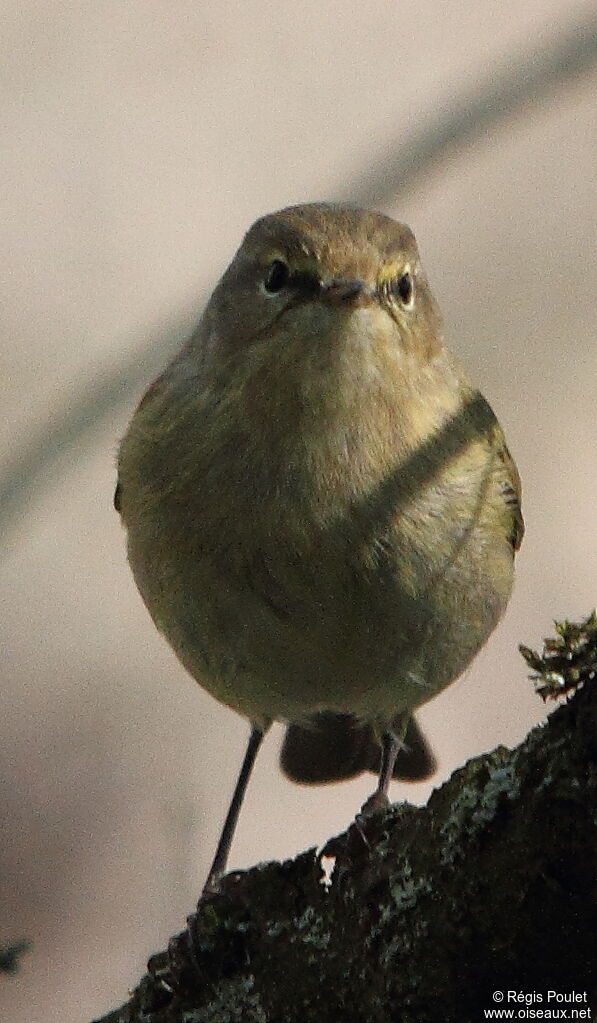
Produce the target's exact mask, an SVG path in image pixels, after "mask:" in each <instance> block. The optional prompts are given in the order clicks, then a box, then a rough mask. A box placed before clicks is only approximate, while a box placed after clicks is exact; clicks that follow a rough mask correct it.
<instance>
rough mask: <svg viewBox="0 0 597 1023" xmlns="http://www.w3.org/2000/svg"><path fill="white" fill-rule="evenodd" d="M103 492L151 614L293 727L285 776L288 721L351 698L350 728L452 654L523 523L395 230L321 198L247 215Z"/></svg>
mask: <svg viewBox="0 0 597 1023" xmlns="http://www.w3.org/2000/svg"><path fill="white" fill-rule="evenodd" d="M118 504H119V508H120V510H121V514H122V517H123V521H124V523H125V525H126V527H127V532H128V551H129V560H130V564H131V567H132V570H133V572H134V575H135V579H136V582H137V585H138V587H139V590H140V591H141V594H142V596H143V599H144V600H145V603H146V604H147V607H148V609H149V611H150V613H151V615H152V617H153V619H154V621H155V623H156V625H157V627H158V628H159V629H160V630H161V631H162V632H163V633H164V635H165V636H166V638H167V639H168V641H169V642H170V644H171V645H172V647H173V649H174V650H175V652H176V654H177V655H178V657H179V658H180V660H181V661H182V663H183V664H184V666H185V667H186V668H187V670H188V671H189V672H190V673H191V675H192V676H193V677H194V678H195V679H196V680H197V681H198V682H199V683H200V684H201V685H202V686H204V687H205V688H206V689H207V690H209V692H211V693H212V694H213V695H214V696H215V697H217V698H218V699H219V700H221V701H222V702H224V703H226V704H228V705H229V706H230V707H232V708H234V709H235V710H237V711H239V712H240V713H241V714H243V715H245V716H246V717H247V718H248V719H249V720H250V721H251V722H253V723H254V724H257V725H266V724H267V723H268V722H269V721H270V720H272V719H274V720H282V721H286V722H292V723H295V725H298V726H299V730H298V731H297V730H296V728H295V731H294V733H293V734H294V746H295V756H294V760H293V761H292V763H294V767H293V766H292V763H291V764H290V767H289V770H290V771H291V773H294V774H295V775H296V776H298V777H301V763H300V761H301V757H300V735H301V732H300V729H301V727H306V728H307V729H310V728H311V727H317V723H318V722H319V723H320V725H321V726H322V727H324V728H325V722H326V720H336V721H337V720H344V721H346V722H347V727H346V729H345V730H344V733H342V734H344V739H345V741H346V742H347V743H349V742H350V734H351V728H350V724H351V722H353V721H355V719H356V722H358V723H359V725H360V726H362V727H364V728H366V729H367V730H368V732H367V734H368V735H369V736H370V741H369V745H368V749H369V748H370V745H371V741H374V736H376V735H377V736H381V735H382V734H383V733H384V731H387V730H388V729H391V726H392V722H393V721H394V720H395V719H396V717H397V716H398V715H401V716H402V718H403V719H405V716H406V715H408V713H410V712H411V711H412V710H413V709H414V708H416V707H417V706H419V705H420V704H422V703H424V702H425V701H426V700H428V699H430V697H432V696H433V695H434V694H435V693H437V692H438V691H439V690H441V689H443V688H444V687H445V686H447V685H448V684H449V683H450V682H452V681H453V680H454V679H455V678H456V677H457V676H458V675H460V674H461V672H462V671H463V670H464V668H466V666H467V665H468V664H469V662H470V661H471V659H472V658H473V657H474V655H475V653H476V652H477V651H478V650H479V648H480V647H481V646H482V645H483V643H484V642H485V640H486V639H487V637H488V636H489V634H490V632H491V631H492V629H493V628H494V626H495V625H496V623H497V621H498V619H499V618H500V616H501V614H502V612H503V611H504V609H505V607H506V604H507V601H508V598H509V596H510V591H511V586H512V572H513V555H514V550H515V548H516V547H518V545H519V543H520V540H521V538H522V531H523V525H522V517H521V512H520V483H519V478H518V474H517V472H516V468H515V466H514V463H513V461H512V459H511V457H510V455H509V453H508V450H507V448H506V445H505V442H504V437H503V434H502V431H501V429H500V427H499V424H498V423H497V420H496V419H495V416H494V415H493V413H492V411H491V409H490V408H489V406H488V404H487V402H486V401H485V400H484V399H483V398H482V396H481V395H480V394H479V393H478V391H476V390H475V389H474V388H473V387H472V386H471V384H470V383H469V380H468V378H467V376H466V375H465V373H464V372H463V370H462V369H461V368H460V367H459V366H458V364H457V363H456V362H455V360H454V359H453V357H452V356H451V355H450V354H449V353H448V351H447V350H446V349H445V348H444V346H443V340H442V328H441V320H440V316H439V312H438V309H437V306H436V304H435V301H434V299H433V297H432V295H431V292H430V290H429V286H428V284H427V280H426V278H425V275H424V273H423V271H422V269H421V266H420V262H419V256H418V252H417V247H416V243H415V240H414V237H413V235H412V234H411V232H410V230H409V229H408V228H407V227H405V226H404V225H401V224H398V223H396V222H394V221H393V220H391V219H389V218H388V217H385V216H382V215H381V214H378V213H374V212H369V211H363V210H358V209H353V208H350V207H344V206H336V205H327V204H313V205H307V206H298V207H292V208H289V209H286V210H282V211H281V212H279V213H275V214H272V215H270V216H267V217H264V218H263V219H261V220H259V221H257V223H256V224H254V225H253V227H252V228H251V230H250V231H249V232H248V234H247V236H246V237H245V239H244V241H243V244H242V245H241V248H240V249H239V251H238V253H237V254H236V256H235V258H234V260H233V261H232V263H231V265H230V267H229V268H228V270H227V271H226V273H225V274H224V276H223V278H222V279H221V281H220V282H219V284H218V285H217V287H216V288H215V290H214V292H213V295H212V296H211V299H210V301H209V303H208V305H207V308H206V310H205V312H204V315H203V317H202V319H201V322H200V323H199V326H198V328H197V331H196V333H195V334H194V336H193V337H192V338H191V340H190V341H189V342H188V343H187V344H186V345H185V346H184V347H183V348H182V350H181V351H180V352H179V354H178V355H177V356H176V357H175V358H174V359H173V361H172V362H171V363H170V365H169V366H168V367H167V368H166V370H165V371H164V372H163V373H162V375H161V376H160V377H158V379H157V380H156V381H155V382H154V383H153V384H152V386H151V387H150V388H149V390H148V391H147V393H146V395H145V397H144V398H143V400H142V402H141V404H140V405H139V408H138V409H137V411H136V413H135V415H134V416H133V419H132V421H131V424H130V427H129V429H128V432H127V434H126V436H125V438H124V440H123V442H122V445H121V449H120V457H119V484H118ZM329 712H332V715H333V716H332V717H331V718H330V716H329ZM337 715H346V717H344V718H342V719H338V718H337V717H336V716H337ZM312 722H314V725H313V726H312V724H311V723H312ZM357 732H358V727H357V728H356V729H355V734H357ZM340 734H341V733H337V736H336V741H343V740H342V739H341V738H339V737H338V736H340ZM297 741H298V748H299V753H297V752H296V749H297ZM319 756H320V757H323V760H324V761H325V748H324V750H323V752H321V751H320V753H319ZM367 758H369V760H370V759H371V756H370V749H369V752H368V753H367V754H366V755H365V754H363V757H362V762H360V768H361V769H362V768H364V767H371V764H370V763H368V762H366V761H367ZM290 759H291V760H292V758H290ZM331 759H333V757H332V758H331ZM357 760H358V758H357ZM287 766H288V765H287ZM320 767H321V769H320V770H319V771H315V774H316V776H317V778H318V779H322V778H325V777H326V771H325V763H323V764H321V765H320ZM357 769H359V762H357ZM303 773H305V772H303ZM340 773H342V772H340ZM306 774H307V775H308V774H309V771H306ZM337 774H338V772H337V770H335V769H333V768H331V769H330V775H331V776H336V775H337Z"/></svg>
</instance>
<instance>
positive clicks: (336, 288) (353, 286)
mask: <svg viewBox="0 0 597 1023" xmlns="http://www.w3.org/2000/svg"><path fill="white" fill-rule="evenodd" d="M321 298H322V299H323V300H324V302H329V303H330V305H335V306H341V305H347V306H360V305H366V304H368V303H369V302H370V301H371V298H372V295H371V291H370V289H369V288H368V287H367V285H366V284H365V282H364V281H361V280H359V279H358V278H355V279H354V280H349V279H347V278H344V277H335V278H333V279H332V280H331V281H324V282H323V283H322V285H321Z"/></svg>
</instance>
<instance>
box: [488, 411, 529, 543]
mask: <svg viewBox="0 0 597 1023" xmlns="http://www.w3.org/2000/svg"><path fill="white" fill-rule="evenodd" d="M493 443H494V451H495V453H496V459H497V468H496V479H497V482H498V485H499V487H500V490H501V493H502V495H503V499H504V503H505V504H506V506H507V508H508V511H509V513H510V520H511V530H510V533H509V540H510V543H511V544H512V547H513V549H514V550H515V551H517V550H518V548H519V547H520V545H521V543H522V538H523V536H524V519H523V517H522V507H521V501H522V487H521V483H520V476H519V475H518V469H517V468H516V464H515V462H514V459H513V458H512V455H511V454H510V452H509V451H508V446H507V444H506V441H505V438H504V434H503V433H502V429H501V427H500V425H499V424H498V423H497V421H496V424H495V427H494V431H493Z"/></svg>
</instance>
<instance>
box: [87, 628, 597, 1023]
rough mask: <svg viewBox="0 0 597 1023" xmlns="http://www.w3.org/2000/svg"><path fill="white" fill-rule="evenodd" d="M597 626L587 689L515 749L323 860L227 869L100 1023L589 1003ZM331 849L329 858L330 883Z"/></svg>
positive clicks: (365, 828) (465, 1017) (596, 840)
mask: <svg viewBox="0 0 597 1023" xmlns="http://www.w3.org/2000/svg"><path fill="white" fill-rule="evenodd" d="M590 621H591V620H589V621H588V622H587V623H585V624H586V625H587V627H588V626H589V625H590ZM587 635H588V636H589V640H590V643H591V644H593V646H592V654H591V656H592V657H593V661H592V662H591V658H590V656H589V651H588V648H587V652H586V658H585V660H586V664H587V665H588V668H587V671H586V672H585V674H584V676H582V673H581V678H584V679H585V681H584V686H582V688H580V689H579V690H578V691H577V692H576V693H575V694H574V696H572V698H571V699H570V700H569V701H568V702H567V703H566V704H564V705H563V706H561V707H559V709H558V710H556V711H555V713H553V714H552V715H551V717H550V718H549V719H548V721H547V723H546V724H545V725H539V726H538V727H537V728H535V729H533V731H532V732H531V733H530V734H529V735H528V736H527V738H526V739H525V741H524V742H523V743H522V744H521V745H520V746H519V747H518V748H516V749H514V750H508V749H505V748H504V747H498V748H497V749H496V750H494V751H493V752H492V753H489V754H487V755H485V756H481V757H477V758H475V759H474V760H471V761H469V762H468V763H467V764H466V765H465V766H464V767H462V768H461V769H459V770H458V771H456V772H455V773H454V774H453V775H452V777H451V778H450V780H449V781H448V782H446V783H445V784H444V785H443V786H442V787H441V788H440V789H438V790H436V791H435V792H434V793H433V794H432V796H431V798H430V799H429V802H428V805H427V806H426V807H414V806H410V805H409V804H407V803H401V804H397V805H396V806H394V807H392V808H390V809H389V810H388V811H386V812H384V813H381V814H376V815H375V816H373V817H371V818H368V819H366V820H364V821H361V822H360V823H355V824H353V825H352V827H351V828H350V829H349V830H348V832H347V833H346V834H344V835H340V836H339V837H338V838H336V839H332V841H331V842H329V843H328V846H327V847H326V849H325V850H324V852H323V854H320V855H319V856H318V855H317V854H316V851H315V850H309V851H308V852H305V853H303V854H302V855H301V856H298V857H297V858H296V859H295V860H292V861H288V862H286V863H282V864H279V863H267V864H263V865H261V866H258V867H255V868H254V869H253V870H249V871H247V872H244V873H241V872H239V873H235V874H230V875H228V876H227V877H226V878H225V879H224V881H223V883H222V891H221V893H220V894H219V895H217V896H213V897H210V898H209V899H206V900H205V901H204V902H203V903H202V904H201V908H200V910H199V912H198V914H197V916H196V917H195V918H191V920H190V924H189V930H187V931H184V932H183V933H182V934H179V935H176V936H175V937H174V938H173V939H172V940H171V942H170V946H169V950H168V951H167V952H164V953H161V954H160V955H157V956H154V957H153V959H152V960H150V964H149V967H150V969H149V972H148V974H147V975H146V976H145V977H144V978H143V979H142V980H141V982H140V984H139V986H138V988H137V989H136V991H135V992H134V994H133V996H132V998H131V999H130V1001H129V1002H128V1003H127V1004H126V1005H124V1006H123V1007H122V1008H121V1009H118V1010H117V1011H115V1012H112V1013H109V1014H108V1015H107V1016H105V1017H103V1020H101V1021H99V1023H222V1021H228V1020H230V1021H236V1020H238V1021H241V1020H242V1021H247V1023H270V1021H271V1023H273V1021H276V1023H277V1021H280V1023H282V1021H284V1023H294V1021H296V1023H299V1021H300V1023H311V1021H312V1023H316V1021H317V1023H321V1021H327V1020H330V1021H336V1020H341V1021H342V1023H353V1021H354V1023H356V1021H359V1023H362V1021H365V1020H366V1021H367V1023H382V1021H383V1023H387V1021H388V1020H400V1023H436V1021H437V1023H440V1021H441V1023H451V1021H453V1023H466V1021H471V1023H472V1021H477V1020H482V1019H484V1018H486V1017H485V1016H484V1015H483V1011H484V1010H485V1009H491V1008H492V1007H493V1008H495V1005H494V1000H493V992H495V991H498V992H504V993H505V997H504V1006H505V1007H507V1006H508V1002H507V997H508V995H507V993H508V992H509V991H510V992H523V993H525V992H526V993H528V992H535V993H539V994H542V996H543V1006H542V1007H543V1009H544V1010H545V1009H546V1008H547V1002H546V998H547V991H548V990H551V991H555V992H556V993H557V994H559V995H565V994H570V993H571V992H576V993H580V996H581V997H582V996H583V993H584V997H585V999H586V1000H585V1001H581V1002H580V1003H578V1004H577V1005H576V1008H577V1009H578V1010H581V1009H585V1010H586V1009H588V1010H589V1012H590V1008H589V1006H590V1005H591V999H595V998H596V996H597V990H596V989H597V967H596V962H597V960H596V956H595V936H596V934H597V900H596V898H595V896H596V887H595V885H596V867H597V862H596V849H597V812H596V808H597V682H596V680H595V670H594V663H595V662H594V656H595V648H594V644H595V632H594V631H593V632H592V633H589V632H587ZM534 656H535V657H538V655H534ZM590 663H593V668H590ZM323 856H333V857H334V858H335V864H334V869H333V873H332V877H331V882H330V883H327V884H326V883H322V878H323V871H322V864H321V859H322V857H323ZM556 1004H558V1003H556V1002H555V1001H554V1002H553V1003H552V1011H553V1006H554V1005H556ZM559 1004H560V1008H561V1003H559ZM509 1007H510V1008H512V1005H511V1004H510V1006H509ZM519 1008H520V1004H518V1003H517V1004H516V1005H515V1011H517V1010H518V1009H519ZM569 1009H570V1006H569V1005H568V1010H569ZM514 1018H517V1017H514ZM547 1018H555V1017H553V1015H552V1016H551V1017H547ZM579 1018H590V1016H589V1015H585V1016H584V1017H583V1016H580V1017H579Z"/></svg>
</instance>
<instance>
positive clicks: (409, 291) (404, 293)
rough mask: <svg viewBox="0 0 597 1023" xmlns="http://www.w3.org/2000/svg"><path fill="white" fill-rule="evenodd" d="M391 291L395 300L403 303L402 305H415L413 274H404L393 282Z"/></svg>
mask: <svg viewBox="0 0 597 1023" xmlns="http://www.w3.org/2000/svg"><path fill="white" fill-rule="evenodd" d="M391 291H392V294H393V295H394V297H395V298H397V299H399V300H400V302H402V305H405V306H411V305H412V304H413V298H414V291H415V285H414V281H413V279H412V274H409V273H404V274H402V275H401V276H400V277H397V278H396V280H394V281H392V284H391Z"/></svg>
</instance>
